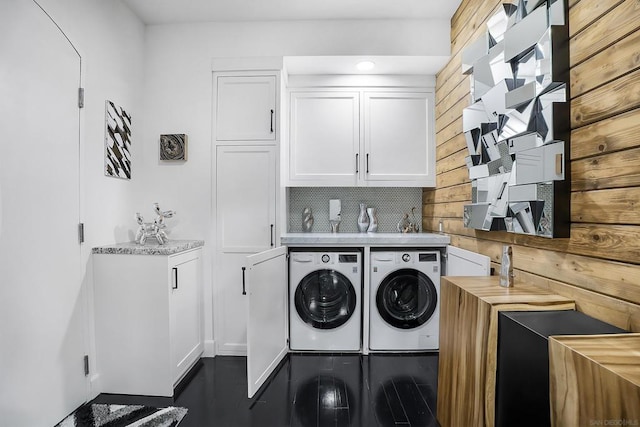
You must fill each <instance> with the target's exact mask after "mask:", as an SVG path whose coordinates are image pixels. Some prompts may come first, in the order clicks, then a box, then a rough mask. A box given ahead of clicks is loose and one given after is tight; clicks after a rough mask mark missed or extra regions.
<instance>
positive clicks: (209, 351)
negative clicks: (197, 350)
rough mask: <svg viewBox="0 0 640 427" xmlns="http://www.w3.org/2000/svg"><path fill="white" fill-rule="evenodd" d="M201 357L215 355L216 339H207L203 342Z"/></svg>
mask: <svg viewBox="0 0 640 427" xmlns="http://www.w3.org/2000/svg"><path fill="white" fill-rule="evenodd" d="M202 357H216V340H207V341H205V342H204V352H203V353H202Z"/></svg>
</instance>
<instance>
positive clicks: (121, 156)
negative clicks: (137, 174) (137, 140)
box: [104, 100, 131, 179]
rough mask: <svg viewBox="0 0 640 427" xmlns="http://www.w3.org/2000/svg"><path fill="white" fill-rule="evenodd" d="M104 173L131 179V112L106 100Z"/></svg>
mask: <svg viewBox="0 0 640 427" xmlns="http://www.w3.org/2000/svg"><path fill="white" fill-rule="evenodd" d="M105 110H106V114H105V116H106V119H105V121H106V130H105V165H104V166H105V175H106V176H113V177H115V178H123V179H131V114H129V113H127V111H125V109H124V108H122V107H120V106H118V105H116V104H115V103H113V102H112V101H108V100H107V102H106V107H105Z"/></svg>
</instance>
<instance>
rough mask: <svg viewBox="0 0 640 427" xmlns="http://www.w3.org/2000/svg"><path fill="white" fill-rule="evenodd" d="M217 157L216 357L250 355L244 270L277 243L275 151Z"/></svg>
mask: <svg viewBox="0 0 640 427" xmlns="http://www.w3.org/2000/svg"><path fill="white" fill-rule="evenodd" d="M216 156H217V159H216V223H217V225H216V227H217V232H216V245H217V248H216V262H215V300H214V301H215V302H214V304H215V316H216V322H215V328H216V331H215V336H216V353H217V354H222V355H246V344H247V336H246V333H247V332H246V330H247V325H246V316H247V314H246V313H247V301H246V298H243V296H242V270H241V267H242V266H243V265H244V259H245V257H246V255H248V254H253V253H256V252H261V251H264V250H266V249H269V248H271V247H272V246H273V245H275V242H276V236H277V234H276V233H277V229H276V227H275V226H276V149H275V147H268V146H252V147H247V146H218V147H217V150H216Z"/></svg>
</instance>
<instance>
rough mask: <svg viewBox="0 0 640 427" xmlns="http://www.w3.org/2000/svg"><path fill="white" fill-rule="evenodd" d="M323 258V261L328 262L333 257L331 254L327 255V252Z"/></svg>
mask: <svg viewBox="0 0 640 427" xmlns="http://www.w3.org/2000/svg"><path fill="white" fill-rule="evenodd" d="M321 259H322V262H323V263H325V264H326V263H328V262H329V261H330V260H331V257H330V256H329V255H327V254H324V255H322V258H321Z"/></svg>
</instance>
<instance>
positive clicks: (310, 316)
mask: <svg viewBox="0 0 640 427" xmlns="http://www.w3.org/2000/svg"><path fill="white" fill-rule="evenodd" d="M361 295H362V253H361V252H360V251H341V250H335V251H326V252H316V251H305V252H296V251H291V253H290V258H289V347H290V349H291V350H294V351H295V350H301V351H307V350H315V351H359V350H360V348H361V342H362V332H361V331H362V302H361Z"/></svg>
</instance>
